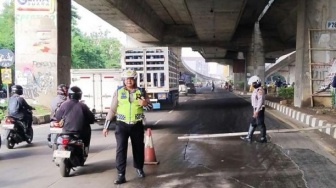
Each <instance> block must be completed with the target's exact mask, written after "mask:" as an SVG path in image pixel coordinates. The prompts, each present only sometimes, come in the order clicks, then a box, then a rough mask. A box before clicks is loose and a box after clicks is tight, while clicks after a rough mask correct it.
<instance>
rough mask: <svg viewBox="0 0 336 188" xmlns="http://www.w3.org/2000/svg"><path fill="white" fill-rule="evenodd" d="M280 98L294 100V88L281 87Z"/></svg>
mask: <svg viewBox="0 0 336 188" xmlns="http://www.w3.org/2000/svg"><path fill="white" fill-rule="evenodd" d="M279 97H281V98H283V99H294V87H280V88H279Z"/></svg>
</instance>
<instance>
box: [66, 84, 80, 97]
mask: <svg viewBox="0 0 336 188" xmlns="http://www.w3.org/2000/svg"><path fill="white" fill-rule="evenodd" d="M68 96H69V98H70V99H75V100H81V98H82V90H81V89H80V88H79V87H77V86H73V87H71V88H70V89H69V91H68Z"/></svg>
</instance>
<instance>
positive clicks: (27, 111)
mask: <svg viewBox="0 0 336 188" xmlns="http://www.w3.org/2000/svg"><path fill="white" fill-rule="evenodd" d="M11 90H12V96H11V97H10V98H9V101H8V115H9V116H12V117H14V118H16V119H18V120H19V121H21V122H23V123H24V124H25V126H24V127H23V128H24V133H25V136H26V137H27V138H28V137H29V135H28V134H27V130H30V128H31V126H32V123H33V115H32V112H31V111H32V110H35V108H34V107H32V106H30V105H29V104H28V103H27V102H26V100H25V99H24V98H23V97H20V96H21V95H22V94H23V88H22V86H20V85H13V86H12V87H11Z"/></svg>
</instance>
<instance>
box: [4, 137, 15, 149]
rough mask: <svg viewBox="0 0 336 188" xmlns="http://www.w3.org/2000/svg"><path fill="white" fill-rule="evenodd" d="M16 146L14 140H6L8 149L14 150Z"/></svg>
mask: <svg viewBox="0 0 336 188" xmlns="http://www.w3.org/2000/svg"><path fill="white" fill-rule="evenodd" d="M14 145H15V142H14V140H13V139H12V138H11V137H9V138H8V139H7V140H6V146H7V148H8V149H13V148H14Z"/></svg>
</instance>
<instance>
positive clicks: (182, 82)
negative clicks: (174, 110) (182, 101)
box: [179, 80, 188, 95]
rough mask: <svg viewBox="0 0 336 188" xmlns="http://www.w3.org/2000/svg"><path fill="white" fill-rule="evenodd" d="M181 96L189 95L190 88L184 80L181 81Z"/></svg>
mask: <svg viewBox="0 0 336 188" xmlns="http://www.w3.org/2000/svg"><path fill="white" fill-rule="evenodd" d="M179 94H180V95H188V88H187V86H186V84H185V82H184V81H183V80H180V81H179Z"/></svg>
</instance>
